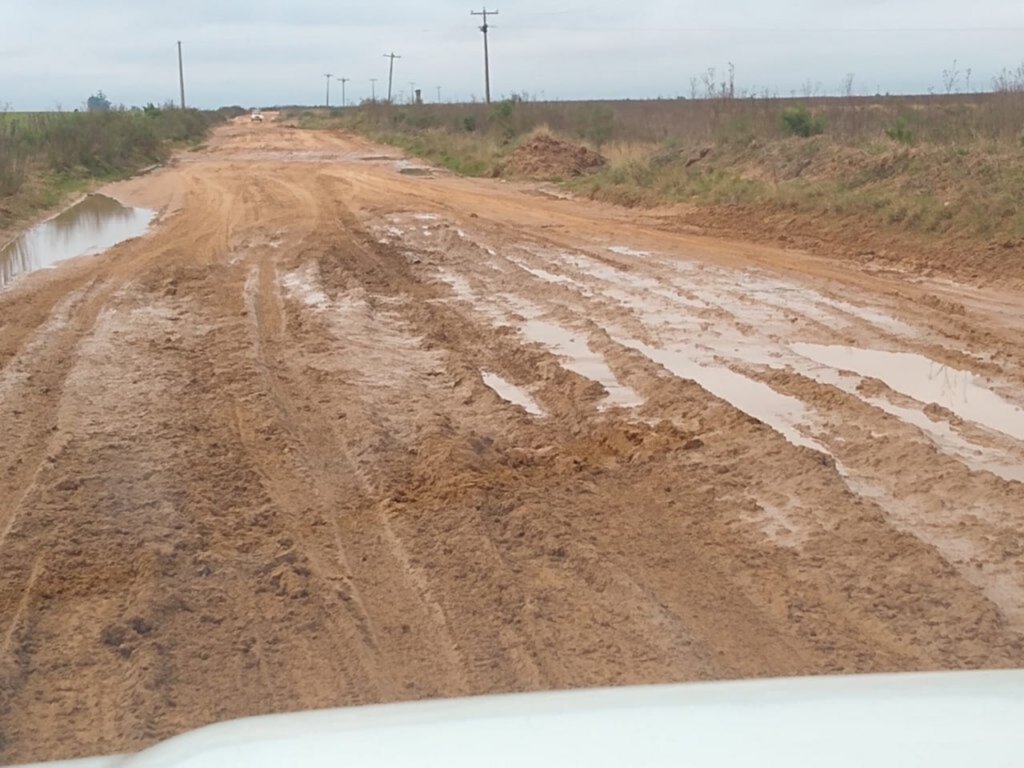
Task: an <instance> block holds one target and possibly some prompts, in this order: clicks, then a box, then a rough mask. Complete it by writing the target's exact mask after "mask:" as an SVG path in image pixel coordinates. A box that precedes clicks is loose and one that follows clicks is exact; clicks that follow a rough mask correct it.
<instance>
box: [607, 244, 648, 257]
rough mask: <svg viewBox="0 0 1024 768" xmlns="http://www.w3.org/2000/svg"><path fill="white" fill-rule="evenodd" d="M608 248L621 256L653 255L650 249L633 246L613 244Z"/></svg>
mask: <svg viewBox="0 0 1024 768" xmlns="http://www.w3.org/2000/svg"><path fill="white" fill-rule="evenodd" d="M608 250H609V251H611V252H612V253H617V254H618V255H619V256H637V257H640V256H650V255H651V254H650V253H649V252H648V251H637V250H634V249H633V248H627V247H626V246H624V245H613V246H612V247H611V248H609V249H608Z"/></svg>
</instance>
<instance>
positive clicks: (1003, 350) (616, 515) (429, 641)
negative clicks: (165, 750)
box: [0, 123, 1024, 763]
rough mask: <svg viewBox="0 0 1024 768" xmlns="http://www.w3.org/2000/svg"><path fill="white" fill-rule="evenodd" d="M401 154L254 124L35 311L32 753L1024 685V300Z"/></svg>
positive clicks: (11, 583) (222, 134)
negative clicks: (942, 675)
mask: <svg viewBox="0 0 1024 768" xmlns="http://www.w3.org/2000/svg"><path fill="white" fill-rule="evenodd" d="M403 167H404V166H403V164H402V163H401V162H399V161H398V160H397V158H394V157H391V156H389V153H388V152H387V151H382V150H381V149H380V148H379V147H374V146H372V145H370V144H369V143H367V142H365V141H363V140H360V139H356V138H350V137H344V136H336V135H330V134H326V133H316V132H306V131H298V130H289V129H287V128H285V127H282V126H280V125H278V124H273V123H268V124H264V125H251V124H247V123H246V124H243V123H239V124H237V125H232V126H229V127H226V128H224V129H221V130H219V131H218V132H217V134H216V135H215V136H214V137H213V138H212V140H211V142H210V144H209V146H208V148H206V149H205V150H203V151H199V152H190V153H185V154H183V155H181V156H180V158H179V160H178V162H177V164H176V165H174V166H173V167H171V168H168V169H165V170H163V171H161V172H159V173H157V174H155V175H154V176H152V177H150V178H147V179H140V180H136V181H132V182H129V183H126V184H124V185H121V186H120V187H118V189H117V190H116V194H117V195H118V196H120V197H121V198H122V199H124V200H125V202H128V203H133V204H140V203H142V204H145V205H147V206H149V207H152V208H155V209H157V210H161V211H163V212H164V215H163V218H162V219H161V221H160V223H159V224H158V225H157V226H156V227H155V228H154V230H153V231H152V232H151V234H149V235H148V236H146V237H144V238H142V239H139V240H135V241H132V242H129V243H125V244H123V245H122V246H119V247H117V248H115V249H114V250H113V251H111V252H109V253H107V254H104V255H101V256H98V257H87V258H84V259H79V260H76V261H73V262H69V263H65V264H64V265H62V266H61V267H60V268H59V269H56V270H48V271H45V272H40V273H35V274H33V275H29V276H26V277H23V278H19V279H18V281H17V282H16V283H15V284H14V285H13V286H12V287H11V288H10V289H9V290H5V291H4V292H2V293H0V424H3V425H4V427H3V428H4V438H3V440H2V441H0V762H3V763H7V762H21V761H30V760H35V759H51V758H62V757H73V756H84V755H88V754H94V753H114V752H123V751H129V750H136V749H139V748H141V747H144V746H146V745H149V744H152V743H153V742H154V741H157V740H159V739H162V738H166V737H168V736H171V735H174V734H176V733H180V732H181V731H184V730H187V729H189V728H193V727H196V726H200V725H203V724H206V723H210V722H214V721H218V720H224V719H228V718H233V717H240V716H245V715H253V714H261V713H268V712H280V711H287V710H298V709H308V708H317V707H332V706H347V705H358V704H368V703H375V702H388V701H398V700H407V699H420V698H427V697H441V696H458V695H466V694H476V693H494V692H503V691H525V690H545V689H553V688H577V687H589V686H602V685H620V684H641V683H665V682H675V681H688V680H706V679H723V678H742V677H756V676H766V675H798V674H820V673H830V672H840V673H855V672H879V671H896V670H932V669H961V668H983V667H1015V666H1022V665H1024V634H1022V632H1024V576H1022V574H1024V537H1022V535H1021V531H1022V530H1024V517H1022V515H1024V475H1022V474H1021V472H1022V470H1021V468H1022V467H1024V432H1021V431H1019V429H1018V426H1017V425H1018V421H1017V419H1019V417H1018V416H1016V415H1015V413H1016V412H1015V411H1013V410H1012V409H1013V408H1014V407H1019V406H1021V405H1024V403H1022V402H1021V398H1020V392H1021V387H1022V384H1024V367H1022V364H1021V361H1022V360H1024V348H1022V342H1021V339H1022V338H1024V336H1022V331H1024V326H1022V320H1021V316H1020V312H1019V307H1020V300H1021V298H1020V295H1019V294H1017V293H1014V292H1013V291H1010V290H998V291H997V290H994V289H988V290H980V289H977V288H972V287H969V286H966V285H960V284H953V285H950V284H948V283H944V282H940V281H928V280H925V279H922V278H920V276H915V275H912V274H910V275H908V274H893V273H891V272H879V271H866V270H859V269H853V268H851V267H850V266H849V265H848V264H844V263H838V262H836V261H835V260H833V259H828V258H815V257H812V256H808V255H806V254H799V253H794V252H790V251H783V250H773V249H769V248H762V247H758V246H752V245H749V244H746V245H744V244H737V243H729V242H722V241H717V240H714V239H713V238H702V237H694V236H692V235H689V234H680V233H678V232H673V231H671V229H670V228H668V226H667V221H666V220H665V219H661V218H658V217H656V216H653V217H650V218H643V217H640V216H638V215H637V214H636V213H635V212H631V211H625V210H623V209H621V208H616V207H613V206H605V205H600V204H597V203H591V202H580V201H565V200H562V201H552V200H550V199H546V198H544V197H542V196H540V195H537V194H532V193H533V192H535V191H536V190H535V189H533V188H531V187H529V186H524V185H517V184H500V183H494V182H484V181H479V180H471V179H463V178H458V177H454V176H448V175H437V176H408V175H404V174H403V173H402V172H401V171H402V168H403ZM953 301H955V302H957V305H958V307H959V310H958V311H957V312H956V313H951V312H949V311H948V309H947V308H948V306H950V303H951V302H953ZM837 348H840V349H839V351H837ZM846 349H853V350H869V351H870V350H876V351H883V352H889V353H892V354H900V355H903V357H901V358H900V360H902V361H903V362H904V363H906V364H907V365H908V366H910V367H909V368H908V370H911V371H922V372H923V373H922V374H921V375H920V376H919V377H914V376H911V377H910V378H909V379H905V380H899V379H895V378H892V377H890V376H889V374H890V373H891V369H892V366H891V365H890V366H886V365H880V364H879V363H878V359H877V357H875V356H872V355H870V354H868V355H859V356H858V355H857V354H856V353H847V352H844V350H846ZM840 354H843V355H847V357H843V358H836V357H835V356H836V355H840ZM884 362H886V360H883V363H884ZM914 366H918V367H914ZM964 392H968V393H969V394H970V395H971V397H969V398H966V400H965V398H963V397H962V396H961V395H962V394H963V393H964ZM977 403H981V404H982V406H983V407H976V404H977ZM933 404H934V405H933Z"/></svg>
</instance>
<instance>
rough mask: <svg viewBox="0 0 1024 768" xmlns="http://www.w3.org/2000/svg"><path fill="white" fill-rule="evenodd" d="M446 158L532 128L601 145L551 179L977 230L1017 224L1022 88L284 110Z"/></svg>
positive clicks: (888, 223)
mask: <svg viewBox="0 0 1024 768" xmlns="http://www.w3.org/2000/svg"><path fill="white" fill-rule="evenodd" d="M290 117H292V118H297V119H298V121H299V124H300V126H302V127H307V128H336V129H345V130H351V131H355V132H358V133H362V134H364V135H367V136H368V137H370V138H372V139H374V140H376V141H380V142H383V143H387V144H391V145H394V146H397V147H400V148H401V149H403V150H404V151H406V152H408V153H409V154H411V155H414V156H417V157H420V158H422V159H424V160H427V161H430V162H433V163H436V164H438V165H441V166H443V167H445V168H448V169H450V170H452V171H454V172H456V173H461V174H465V175H470V176H496V175H500V174H501V172H502V167H503V165H504V163H505V161H506V160H507V158H508V156H509V155H510V154H511V152H512V151H513V150H514V149H515V148H516V147H517V146H519V145H520V144H522V143H524V142H525V141H527V140H528V139H529V137H530V136H531V135H532V132H534V131H547V132H551V133H553V134H555V135H557V136H560V137H561V138H564V139H567V140H570V141H574V142H576V143H580V144H585V145H587V146H589V147H590V148H592V149H595V150H597V151H599V152H601V153H602V154H603V155H604V156H605V157H606V158H607V160H608V164H607V166H606V167H605V168H604V169H602V170H600V171H598V172H597V173H595V174H592V175H588V176H583V177H580V178H578V179H574V180H571V181H568V182H565V185H566V187H567V188H568V189H570V190H572V191H573V192H575V193H576V194H578V195H582V196H586V197H590V198H594V199H598V200H603V201H606V202H612V203H616V204H619V205H625V206H642V207H650V206H657V205H661V204H666V203H668V204H671V203H693V204H698V205H704V206H723V205H727V206H746V207H754V206H756V207H758V209H761V210H768V211H771V210H775V211H779V212H786V211H791V212H794V213H799V214H809V215H828V216H832V217H839V218H843V217H849V218H856V219H857V220H858V221H860V222H873V223H874V224H876V225H877V226H878V227H880V228H885V229H892V230H901V231H907V232H915V233H922V234H931V235H940V236H944V235H956V236H958V237H969V238H973V239H976V240H986V241H990V242H991V241H1010V240H1014V239H1021V238H1024V129H1022V126H1024V92H1021V91H1006V92H997V93H987V94H965V95H951V96H915V97H909V96H905V97H872V98H861V97H844V98H818V99H762V98H754V99H722V98H719V99H702V100H671V101H654V102H631V101H625V102H586V103H546V102H528V101H523V100H519V99H512V100H506V101H505V102H501V103H499V104H496V105H491V106H488V105H483V104H468V105H467V104H460V105H456V104H453V105H410V106H404V107H399V106H389V105H386V104H379V103H378V104H367V105H363V106H362V107H358V108H348V109H336V110H330V111H328V110H323V109H315V110H303V111H301V112H296V113H293V114H291V115H290Z"/></svg>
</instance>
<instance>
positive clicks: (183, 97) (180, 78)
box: [178, 40, 185, 109]
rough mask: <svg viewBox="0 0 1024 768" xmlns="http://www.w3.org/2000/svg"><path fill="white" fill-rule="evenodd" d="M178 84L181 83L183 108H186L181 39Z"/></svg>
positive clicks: (179, 44) (179, 43)
mask: <svg viewBox="0 0 1024 768" xmlns="http://www.w3.org/2000/svg"><path fill="white" fill-rule="evenodd" d="M178 84H179V85H181V108H182V109H184V108H185V65H184V64H183V63H182V60H181V40H179V41H178Z"/></svg>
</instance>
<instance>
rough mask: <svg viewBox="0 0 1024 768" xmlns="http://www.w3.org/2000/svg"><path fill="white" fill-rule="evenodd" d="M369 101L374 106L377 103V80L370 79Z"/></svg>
mask: <svg viewBox="0 0 1024 768" xmlns="http://www.w3.org/2000/svg"><path fill="white" fill-rule="evenodd" d="M370 101H372V102H373V103H374V104H376V103H377V78H376V77H371V78H370Z"/></svg>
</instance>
